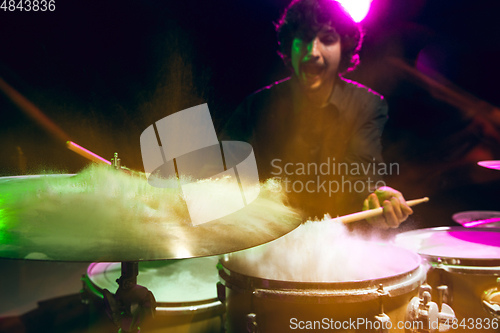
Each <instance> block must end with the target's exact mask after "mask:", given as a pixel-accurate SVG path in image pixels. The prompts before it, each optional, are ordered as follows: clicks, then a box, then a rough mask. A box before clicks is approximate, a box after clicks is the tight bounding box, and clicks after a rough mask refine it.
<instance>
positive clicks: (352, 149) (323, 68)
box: [224, 0, 412, 229]
mask: <svg viewBox="0 0 500 333" xmlns="http://www.w3.org/2000/svg"><path fill="white" fill-rule="evenodd" d="M276 31H277V37H278V44H279V54H280V56H281V57H282V59H283V62H284V63H285V65H286V66H287V67H288V68H289V69H290V70H291V72H292V74H291V77H290V78H287V79H284V80H282V81H279V82H275V83H273V84H271V85H270V86H267V87H264V88H262V89H260V90H258V91H257V92H255V93H254V94H252V95H250V96H248V97H247V98H246V99H245V100H244V101H243V103H242V104H241V105H240V106H239V107H238V108H237V110H236V111H235V112H234V114H233V115H232V116H231V118H230V120H229V122H228V123H227V125H226V127H225V133H224V134H225V135H224V136H225V137H226V138H230V139H232V140H240V141H247V142H249V143H251V144H252V146H253V149H254V152H255V156H256V160H257V165H258V170H259V176H260V179H261V180H263V179H267V178H270V177H274V178H277V179H280V180H281V186H282V187H283V188H284V190H285V191H286V192H287V194H288V197H289V200H290V203H291V204H292V205H294V206H295V207H297V208H298V209H299V210H300V211H301V212H302V214H303V217H304V218H314V217H318V218H322V217H323V216H324V214H325V213H329V214H330V215H331V216H332V217H335V216H339V215H344V214H346V213H352V212H356V211H359V210H361V209H363V210H366V209H372V208H377V207H381V206H382V207H383V208H384V214H383V216H380V217H378V218H373V219H370V220H368V221H366V222H365V221H363V222H361V223H360V224H359V225H358V227H361V228H370V227H371V226H374V227H377V228H382V229H388V228H397V227H398V226H399V225H400V224H401V223H402V222H403V221H405V220H406V219H407V217H408V215H410V214H411V213H412V210H411V208H410V207H409V206H408V205H407V204H406V202H405V199H404V197H403V195H402V194H401V193H400V192H399V191H397V190H395V189H393V188H390V187H388V186H384V185H385V183H384V182H383V179H382V176H383V175H384V174H387V172H388V169H387V168H388V165H386V164H384V162H383V160H382V154H381V151H382V146H381V140H380V137H381V135H382V131H383V127H384V124H385V122H386V121H387V103H386V102H385V100H384V98H383V97H382V96H381V95H379V94H377V93H376V92H374V91H373V90H371V89H369V88H367V87H365V86H362V85H361V84H359V83H356V82H354V81H350V80H347V79H345V78H343V77H342V75H344V74H345V73H347V72H349V71H351V70H353V69H354V68H355V67H356V65H357V64H358V63H359V57H358V52H359V50H360V48H361V43H362V38H363V34H362V32H361V29H360V27H359V25H358V24H357V23H355V22H354V21H353V20H352V18H351V17H350V16H349V14H347V13H346V12H345V11H344V9H343V8H342V7H341V6H340V4H339V3H337V2H335V1H333V0H294V1H292V3H291V4H290V5H289V6H288V8H286V10H285V12H284V14H283V15H282V17H281V18H280V20H279V22H278V24H276ZM398 172H399V170H398Z"/></svg>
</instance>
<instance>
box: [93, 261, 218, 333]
mask: <svg viewBox="0 0 500 333" xmlns="http://www.w3.org/2000/svg"><path fill="white" fill-rule="evenodd" d="M216 265H217V257H206V258H193V259H181V260H180V259H177V260H167V261H144V262H139V275H138V276H137V284H139V285H141V286H144V287H146V288H148V289H149V290H150V291H151V292H152V293H153V295H154V296H155V298H156V302H157V307H156V316H155V318H154V319H153V320H151V321H149V322H146V323H145V324H144V325H143V326H141V328H144V330H147V331H148V332H166V333H168V332H176V333H184V332H185V333H188V332H189V333H193V332H195V333H196V332H200V333H201V332H203V333H207V332H220V331H221V325H222V316H223V315H224V312H225V310H224V305H223V304H221V302H220V301H219V300H218V299H217V287H216V285H217V281H218V277H217V268H216ZM120 275H121V264H120V263H107V262H103V263H93V264H91V265H90V266H89V267H88V269H87V274H86V276H85V277H84V288H85V289H86V290H87V291H88V292H89V293H91V295H92V296H94V299H95V298H97V299H100V301H102V298H103V296H102V290H103V289H108V290H109V291H110V292H112V293H115V292H116V290H117V289H118V284H117V283H116V279H118V278H119V277H120Z"/></svg>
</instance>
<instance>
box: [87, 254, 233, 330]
mask: <svg viewBox="0 0 500 333" xmlns="http://www.w3.org/2000/svg"><path fill="white" fill-rule="evenodd" d="M99 264H106V263H93V264H91V265H90V266H89V268H88V269H87V274H85V275H84V276H83V278H82V281H83V293H84V295H82V297H83V299H84V302H85V303H90V305H91V308H93V309H94V313H93V314H91V315H93V316H94V317H95V316H102V315H103V314H104V300H103V289H105V288H104V287H106V286H99V285H97V284H96V283H95V282H94V281H93V279H92V276H91V274H90V272H91V271H92V268H93V267H94V266H95V265H99ZM145 287H147V286H145ZM215 288H216V285H215V284H214V289H215ZM155 298H156V301H157V303H156V314H155V317H154V318H147V319H146V320H145V322H144V323H143V324H142V325H141V328H142V329H144V331H147V332H153V333H160V332H162V333H174V332H175V333H219V332H220V331H221V327H222V323H223V317H224V313H225V306H224V305H223V304H222V303H221V302H220V301H219V300H218V299H217V298H213V299H207V300H200V301H196V302H193V301H191V302H175V303H174V302H163V301H162V300H161V296H160V295H155ZM97 312H98V313H97ZM93 321H94V322H95V321H98V322H102V319H95V318H94V319H93V320H91V322H93Z"/></svg>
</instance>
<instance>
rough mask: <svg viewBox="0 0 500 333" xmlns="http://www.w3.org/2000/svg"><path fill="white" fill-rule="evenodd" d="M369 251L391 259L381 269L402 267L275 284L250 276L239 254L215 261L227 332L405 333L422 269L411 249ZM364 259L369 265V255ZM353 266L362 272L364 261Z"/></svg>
mask: <svg viewBox="0 0 500 333" xmlns="http://www.w3.org/2000/svg"><path fill="white" fill-rule="evenodd" d="M374 247H378V248H381V249H382V250H383V251H385V252H386V253H387V254H390V257H391V258H394V262H387V261H386V258H387V257H385V256H384V259H383V260H381V261H380V263H379V264H380V265H381V266H382V267H381V268H383V266H384V265H386V267H388V266H391V270H392V271H393V268H394V266H395V262H400V263H404V264H403V266H404V267H405V268H403V269H401V270H399V271H397V272H396V273H393V274H391V275H389V276H384V275H383V274H381V275H378V276H376V277H374V278H373V279H369V280H358V281H356V280H353V281H345V282H297V281H280V280H272V279H269V278H266V277H259V276H252V273H251V271H252V269H251V267H250V268H249V269H248V270H245V269H244V268H242V267H243V266H241V265H240V264H241V258H239V257H238V256H241V253H232V254H229V255H225V256H224V258H223V259H221V261H220V262H221V266H220V267H221V268H220V269H219V276H220V279H221V283H222V285H219V287H220V288H219V299H221V300H223V301H225V303H226V324H225V327H226V330H227V332H260V333H266V332H273V333H274V332H292V331H297V330H302V329H306V330H316V331H319V330H325V329H326V330H332V331H339V332H372V331H373V332H375V331H377V332H378V331H379V329H381V328H391V329H390V331H391V332H404V331H405V329H404V324H405V323H404V321H405V315H406V308H407V305H408V302H409V301H410V299H412V297H413V296H415V295H416V294H417V292H418V288H419V286H420V285H421V283H422V282H423V281H424V280H425V276H426V269H425V267H424V266H423V265H421V258H420V256H419V255H418V254H416V253H414V252H412V251H409V250H406V249H403V248H400V247H396V246H394V245H389V244H382V243H373V244H371V247H370V248H371V249H373V248H374ZM366 257H369V258H370V259H369V260H372V261H373V259H372V258H371V257H374V255H371V254H370V253H367V255H366ZM296 262H297V263H299V262H300V260H296ZM365 264H366V263H365ZM396 266H397V265H396ZM358 267H359V268H360V269H363V263H359V265H358ZM221 286H222V287H221ZM398 324H399V328H398ZM382 331H383V332H385V331H384V330H382Z"/></svg>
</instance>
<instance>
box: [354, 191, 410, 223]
mask: <svg viewBox="0 0 500 333" xmlns="http://www.w3.org/2000/svg"><path fill="white" fill-rule="evenodd" d="M380 203H382V205H383V207H384V214H383V215H381V216H377V217H374V218H370V219H367V221H368V223H370V224H371V225H373V226H374V227H377V228H381V229H389V228H397V227H398V226H399V225H400V224H401V223H402V222H403V221H405V220H406V219H407V218H408V215H410V214H412V213H413V210H412V209H411V208H410V207H409V206H408V205H407V204H406V200H405V198H404V197H403V195H402V194H401V192H399V191H396V190H395V189H393V188H391V187H388V186H383V187H380V188H379V189H377V190H376V191H375V192H374V193H372V194H370V195H369V196H368V197H367V198H366V199H365V201H364V202H363V210H368V209H373V208H379V207H381V205H380Z"/></svg>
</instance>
